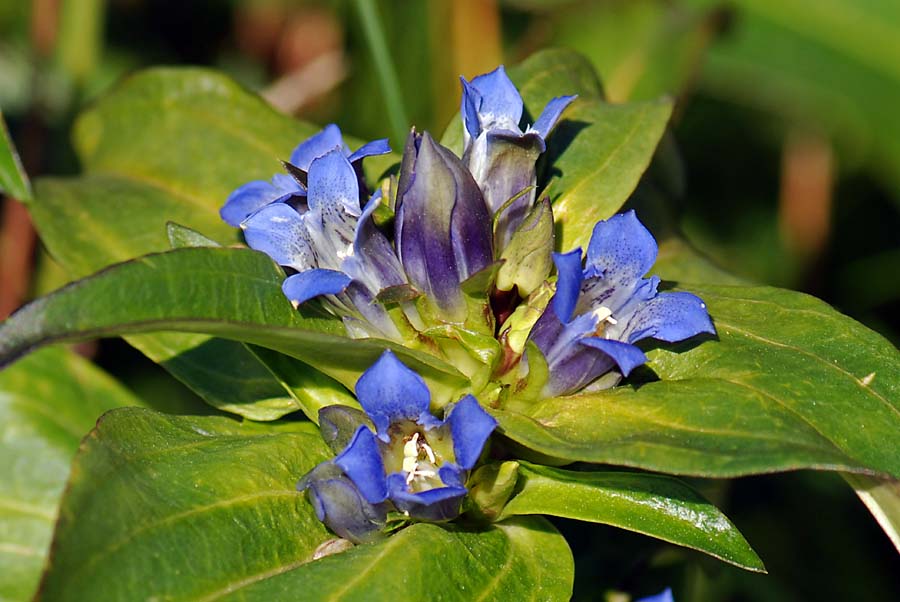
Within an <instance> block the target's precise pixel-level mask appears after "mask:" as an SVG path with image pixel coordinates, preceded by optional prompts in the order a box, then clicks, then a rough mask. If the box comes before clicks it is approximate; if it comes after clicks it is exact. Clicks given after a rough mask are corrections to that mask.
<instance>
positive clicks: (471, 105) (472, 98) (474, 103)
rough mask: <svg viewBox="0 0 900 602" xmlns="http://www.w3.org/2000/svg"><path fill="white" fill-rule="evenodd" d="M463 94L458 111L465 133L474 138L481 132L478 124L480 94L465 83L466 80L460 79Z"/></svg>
mask: <svg viewBox="0 0 900 602" xmlns="http://www.w3.org/2000/svg"><path fill="white" fill-rule="evenodd" d="M459 81H461V82H462V87H463V92H462V101H461V106H460V109H459V112H460V114H461V115H462V118H463V125H464V126H465V128H466V133H467V134H468V135H469V136H471V137H472V138H475V137H477V136H478V134H479V133H480V132H481V125H480V124H479V122H478V107H479V106H481V94H479V93H478V90H476V89H475V88H474V87H473V86H472V84H470V83H469V82H467V81H466V78H464V77H460V78H459Z"/></svg>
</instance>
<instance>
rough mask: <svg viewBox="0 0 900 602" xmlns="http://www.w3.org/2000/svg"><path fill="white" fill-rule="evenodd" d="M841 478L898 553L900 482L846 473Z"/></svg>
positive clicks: (899, 548) (899, 550)
mask: <svg viewBox="0 0 900 602" xmlns="http://www.w3.org/2000/svg"><path fill="white" fill-rule="evenodd" d="M841 476H843V477H844V479H845V480H846V481H847V483H849V484H850V486H851V487H853V490H854V491H856V495H858V496H859V499H860V500H862V503H863V504H865V505H866V508H868V509H869V512H871V513H872V516H874V517H875V520H876V521H877V522H878V524H879V525H880V526H881V528H882V529H884V533H885V535H887V536H888V539H890V540H891V543H892V544H894V547H895V548H897V551H898V552H900V481H898V480H896V479H879V478H876V477H869V476H866V475H859V474H848V473H845V474H843V475H841Z"/></svg>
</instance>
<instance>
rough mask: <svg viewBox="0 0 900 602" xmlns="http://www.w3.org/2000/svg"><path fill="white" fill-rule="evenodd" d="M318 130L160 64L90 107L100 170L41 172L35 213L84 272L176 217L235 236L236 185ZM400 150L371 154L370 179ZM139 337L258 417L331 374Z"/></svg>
mask: <svg viewBox="0 0 900 602" xmlns="http://www.w3.org/2000/svg"><path fill="white" fill-rule="evenodd" d="M317 130H318V128H317V127H316V126H313V125H310V124H305V123H301V122H298V121H296V120H294V119H291V118H290V117H288V116H285V115H282V114H279V113H277V112H276V111H274V110H273V109H272V108H271V107H269V106H268V105H267V104H266V103H265V102H263V101H262V100H261V99H260V98H258V97H257V96H255V95H253V94H251V93H250V92H248V91H246V90H244V89H243V88H241V87H240V86H238V85H237V84H235V83H234V82H233V81H231V80H230V79H228V78H227V77H225V76H223V75H221V74H218V73H215V72H213V71H209V70H204V69H153V70H149V71H146V72H143V73H141V74H138V75H136V76H132V77H130V78H129V79H127V80H125V81H124V82H123V83H122V84H121V85H120V86H118V87H117V88H116V89H115V90H114V91H113V92H112V93H111V94H109V95H107V96H106V97H104V98H103V99H101V100H100V101H99V102H98V103H96V104H94V105H93V106H92V107H91V108H90V109H89V110H87V111H86V112H85V113H83V114H82V115H81V116H80V118H79V119H78V121H77V123H76V127H75V135H74V138H75V140H74V142H75V146H76V148H77V150H78V153H79V156H80V158H81V160H82V164H83V165H84V166H85V169H86V170H87V171H88V173H87V174H86V175H84V176H82V177H79V178H66V179H62V178H52V179H42V180H39V181H38V182H37V198H36V200H35V202H34V203H33V204H32V205H31V206H30V209H31V213H32V217H33V219H34V221H35V224H36V226H37V228H38V231H39V232H40V234H41V238H42V240H43V242H44V244H45V245H46V246H47V247H48V249H49V250H50V252H51V254H52V255H53V257H54V258H55V259H56V260H57V261H58V262H59V263H60V265H62V266H63V267H64V268H65V269H66V270H68V271H69V272H70V273H72V274H73V275H74V276H86V275H88V274H91V273H93V272H95V271H97V270H99V269H101V268H103V267H105V266H107V265H109V264H112V263H116V262H120V261H125V260H127V259H132V258H135V257H139V256H141V255H144V254H147V253H152V252H158V251H165V250H167V249H169V246H170V245H169V240H168V237H167V227H166V226H167V223H168V222H170V221H173V222H177V223H178V224H181V225H183V226H185V227H188V228H190V229H191V230H194V231H196V232H198V233H200V234H202V235H203V236H205V237H207V238H210V239H211V240H213V241H216V242H220V243H225V244H229V243H233V242H236V241H237V240H238V233H237V230H236V229H235V228H231V227H230V226H228V225H227V224H225V223H224V222H222V220H221V219H220V218H219V215H218V210H219V208H220V207H221V206H222V204H223V203H224V202H225V199H226V198H227V196H228V194H229V193H230V192H231V191H232V190H233V189H234V188H236V187H237V186H239V185H240V184H243V183H244V182H247V181H249V180H254V179H269V178H271V176H272V175H273V174H275V173H280V172H281V171H282V169H281V166H280V164H279V163H278V160H279V159H286V158H288V157H289V155H290V153H291V150H292V149H293V148H294V146H296V144H297V143H298V142H300V141H301V140H303V139H304V138H306V137H308V136H309V135H311V134H313V133H314V132H315V131H317ZM348 142H349V144H350V145H351V146H352V147H354V148H355V147H356V146H357V145H358V144H359V142H358V141H354V140H352V139H350V140H348ZM395 160H396V158H395V157H394V156H393V155H390V156H386V157H372V158H369V159H367V160H366V167H367V169H368V171H369V176H370V178H374V177H375V176H377V175H379V174H380V173H381V172H382V171H384V169H385V168H386V167H387V166H388V165H390V164H391V163H393V162H394V161H395ZM128 340H129V342H130V343H132V344H133V345H135V346H136V347H138V348H139V349H141V350H142V351H143V352H144V353H145V354H147V355H148V356H149V357H150V358H151V359H153V360H154V361H156V362H158V363H160V364H161V365H163V366H165V367H166V368H167V369H168V370H169V371H170V372H171V373H172V374H174V375H175V376H176V377H177V378H179V379H180V380H182V381H183V382H184V383H185V384H187V385H188V386H189V387H191V388H192V389H193V390H194V391H195V392H196V393H198V394H199V395H200V396H201V397H203V398H204V399H205V400H206V401H207V402H209V403H210V404H212V405H213V406H215V407H218V408H220V409H223V410H226V411H231V412H236V413H238V414H241V415H243V416H247V417H249V418H253V419H257V420H272V419H275V418H278V417H279V416H282V415H283V414H285V413H287V412H292V411H296V410H297V409H298V408H301V407H304V404H305V403H306V401H304V400H303V399H300V398H298V397H297V395H296V394H295V393H296V391H297V388H296V387H295V388H291V387H287V388H286V385H285V382H284V380H285V379H286V380H288V381H290V382H291V383H293V384H294V385H304V386H303V387H302V388H306V389H307V390H315V389H316V388H317V387H318V386H319V385H320V384H321V382H322V377H321V375H319V374H317V373H316V372H315V371H314V370H313V369H311V368H310V367H309V366H307V365H305V364H303V363H301V362H296V361H293V360H287V359H282V360H280V361H279V368H278V370H279V372H280V373H281V375H282V376H284V377H285V379H280V378H277V377H275V376H273V374H272V370H271V369H270V367H269V366H267V365H266V364H265V363H263V362H262V361H261V360H260V359H259V358H258V357H257V355H256V354H254V353H253V352H252V350H249V349H247V348H246V347H245V346H244V345H242V344H240V343H235V342H231V341H224V340H211V339H210V338H209V337H206V336H201V335H196V334H182V333H160V334H153V335H144V336H140V337H137V336H132V337H128ZM306 385H308V386H306ZM325 401H327V399H326V398H323V399H320V400H318V401H317V403H324V402H325Z"/></svg>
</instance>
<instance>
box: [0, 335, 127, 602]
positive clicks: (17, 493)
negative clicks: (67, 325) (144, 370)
mask: <svg viewBox="0 0 900 602" xmlns="http://www.w3.org/2000/svg"><path fill="white" fill-rule="evenodd" d="M136 405H141V401H140V400H138V399H137V398H136V397H135V396H134V395H132V394H131V393H130V392H129V391H127V390H126V389H125V388H124V387H122V386H121V385H119V384H118V383H116V382H115V381H113V380H112V379H111V378H110V377H109V376H107V375H106V374H105V373H103V372H102V371H100V370H98V369H97V368H95V367H94V366H93V365H92V364H91V363H90V362H88V361H87V360H84V359H82V358H80V357H79V356H77V355H75V354H74V353H72V352H70V351H68V350H65V349H44V350H41V351H39V352H38V353H35V354H33V355H31V356H29V357H27V358H25V359H24V360H22V361H21V362H20V363H18V364H16V365H15V366H14V367H12V368H10V369H8V370H4V371H2V372H0V458H3V461H2V462H0V566H2V567H3V570H2V571H0V599H2V600H16V601H19V600H21V601H25V600H30V599H31V597H32V595H33V594H34V590H35V588H36V587H37V583H38V580H39V579H40V574H41V569H42V568H43V566H44V562H45V560H46V556H47V551H48V549H49V547H50V538H51V536H52V534H53V526H54V523H55V522H56V516H57V511H58V507H59V499H60V497H61V496H62V492H63V487H64V486H65V484H66V480H67V479H68V476H69V465H70V464H71V462H72V457H73V456H74V455H75V451H76V450H77V449H78V444H79V442H80V441H81V438H82V437H84V436H85V435H86V434H87V433H88V432H89V431H90V430H91V428H92V427H93V426H94V423H95V422H96V421H97V418H98V417H99V416H100V415H101V414H103V413H104V412H106V411H108V410H111V409H113V408H117V407H121V406H136Z"/></svg>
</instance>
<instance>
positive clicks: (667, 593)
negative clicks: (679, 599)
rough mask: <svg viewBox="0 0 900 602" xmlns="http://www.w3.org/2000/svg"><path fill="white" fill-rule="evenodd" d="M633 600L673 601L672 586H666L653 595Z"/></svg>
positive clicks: (642, 601)
mask: <svg viewBox="0 0 900 602" xmlns="http://www.w3.org/2000/svg"><path fill="white" fill-rule="evenodd" d="M635 602H675V598H674V597H672V588H671V587H667V588H666V589H664V590H663V591H661V592H659V593H658V594H656V595H655V596H648V597H646V598H641V599H640V600H636V601H635Z"/></svg>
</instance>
